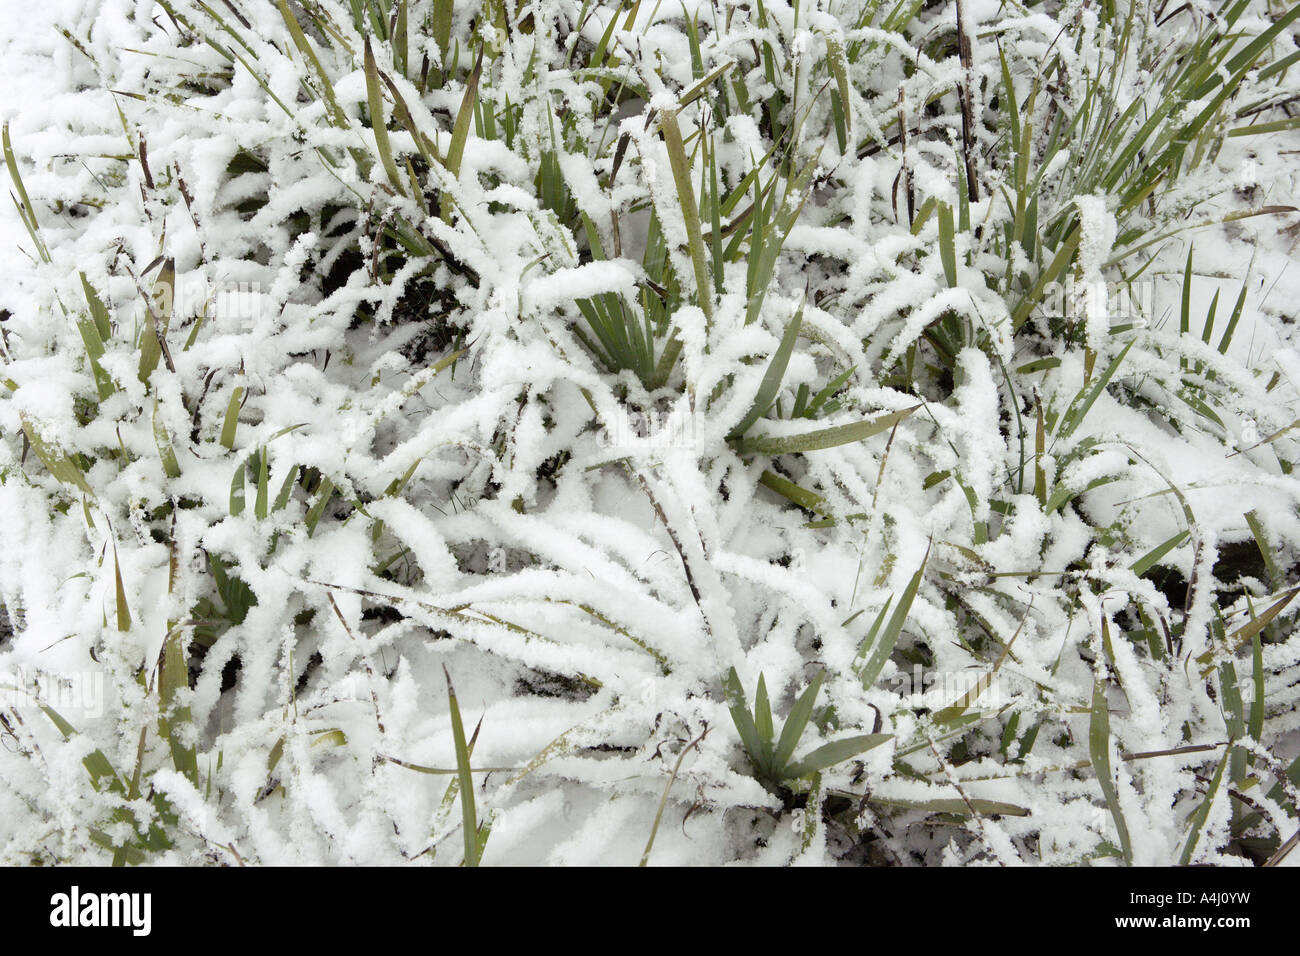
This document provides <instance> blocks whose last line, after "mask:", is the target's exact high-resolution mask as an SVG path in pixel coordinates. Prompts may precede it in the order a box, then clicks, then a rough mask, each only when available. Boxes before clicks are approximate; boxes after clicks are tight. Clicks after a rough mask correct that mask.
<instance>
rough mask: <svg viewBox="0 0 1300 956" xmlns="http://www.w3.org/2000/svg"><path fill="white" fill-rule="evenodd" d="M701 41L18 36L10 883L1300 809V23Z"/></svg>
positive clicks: (641, 28)
mask: <svg viewBox="0 0 1300 956" xmlns="http://www.w3.org/2000/svg"><path fill="white" fill-rule="evenodd" d="M669 6H670V5H668V4H663V5H652V4H637V5H636V6H635V9H634V11H633V12H632V13H631V14H629V13H628V12H627V11H626V10H623V9H622V6H621V5H616V4H609V3H599V2H595V3H582V2H576V0H533V2H521V3H513V2H499V0H492V2H488V0H484V2H482V3H479V2H474V3H461V2H459V0H458V2H456V3H454V4H453V3H446V2H444V0H428V2H423V0H410V2H409V3H407V2H397V0H354V2H344V0H322V2H319V3H315V2H312V3H305V4H304V3H299V2H297V0H294V2H286V0H275V2H271V0H231V3H228V4H226V3H221V4H212V5H211V6H207V5H205V4H202V3H199V2H197V0H175V2H169V3H158V2H155V0H49V2H46V3H44V4H41V5H38V6H36V7H33V8H31V9H30V10H29V9H26V8H24V9H23V11H22V15H21V17H18V16H12V17H11V18H10V20H9V21H8V22H7V23H6V24H4V25H3V26H0V121H3V123H4V124H5V128H6V131H7V132H6V135H7V143H12V154H10V153H9V152H7V153H6V160H7V162H8V163H9V164H11V165H12V169H13V170H14V172H15V173H16V174H17V178H16V179H13V180H12V182H11V185H12V190H11V191H12V192H13V195H14V202H13V203H9V204H6V205H5V206H3V207H0V249H3V258H2V259H0V263H3V265H2V266H0V317H3V318H4V321H3V323H2V326H0V327H2V328H3V331H4V350H3V359H4V367H3V370H0V376H2V379H0V384H3V385H4V386H5V387H4V388H3V389H0V543H2V545H3V546H2V547H0V609H2V610H0V614H2V616H0V718H2V719H3V726H0V739H2V741H3V744H4V746H3V748H0V846H2V847H3V851H2V852H0V859H2V860H4V861H5V862H10V863H14V862H36V861H40V862H52V861H64V862H66V861H77V862H104V863H107V862H110V861H113V862H119V863H121V862H129V863H186V864H203V863H209V864H231V863H236V862H245V863H263V864H276V863H311V864H319V863H359V864H376V863H380V864H391V863H402V862H406V861H411V862H415V863H429V862H434V863H438V864H446V863H451V864H456V863H461V862H464V861H468V862H476V861H477V860H478V859H479V858H480V857H481V859H482V862H483V863H484V864H543V863H547V864H566V865H567V864H626V865H634V864H636V863H637V862H639V861H642V860H643V859H645V860H648V861H649V862H650V863H652V864H655V865H661V864H662V865H668V864H678V865H686V864H721V863H728V864H729V863H744V864H760V865H780V864H787V863H800V864H805V865H822V864H830V863H835V862H840V863H852V864H873V865H876V864H879V865H917V864H952V865H996V864H1003V865H1012V864H1048V865H1065V864H1078V863H1098V864H1102V865H1113V864H1115V863H1123V862H1131V863H1134V864H1147V865H1167V864H1175V863H1179V862H1208V863H1216V864H1221V865H1232V866H1235V865H1252V864H1254V863H1260V862H1263V861H1265V860H1268V859H1270V858H1272V857H1274V855H1275V854H1276V853H1277V850H1278V847H1279V846H1280V845H1282V844H1283V843H1284V842H1285V841H1286V840H1287V839H1288V838H1289V837H1290V836H1291V835H1292V834H1293V833H1295V832H1296V829H1297V827H1300V821H1298V819H1297V809H1296V807H1297V788H1298V787H1300V764H1297V763H1296V761H1297V758H1298V757H1300V707H1298V706H1297V704H1298V702H1300V644H1298V643H1297V639H1296V637H1295V634H1294V630H1295V613H1296V610H1297V607H1296V606H1295V605H1292V604H1291V603H1290V601H1291V598H1292V597H1294V596H1295V594H1296V591H1295V588H1296V587H1297V585H1300V580H1298V578H1300V477H1297V475H1296V474H1295V473H1294V472H1293V465H1294V463H1295V462H1296V461H1297V458H1298V454H1297V453H1300V444H1298V443H1297V439H1298V438H1300V432H1292V431H1290V430H1289V429H1290V426H1291V425H1293V424H1294V423H1296V422H1297V421H1300V337H1297V335H1296V317H1297V303H1300V262H1297V257H1298V252H1300V213H1297V211H1296V210H1295V209H1294V208H1293V205H1295V195H1296V185H1297V182H1296V181H1297V176H1298V175H1300V128H1298V127H1297V123H1295V122H1292V121H1291V116H1292V113H1293V112H1294V104H1293V103H1292V102H1291V101H1292V100H1293V99H1296V98H1297V96H1300V81H1298V80H1297V75H1300V74H1298V73H1297V71H1300V65H1293V64H1290V63H1289V62H1288V59H1287V58H1288V57H1291V56H1294V55H1295V52H1296V48H1297V45H1298V43H1300V40H1298V38H1300V28H1298V27H1297V26H1296V23H1297V22H1300V21H1297V19H1296V15H1295V11H1294V10H1293V8H1291V7H1289V6H1287V5H1279V4H1276V3H1274V4H1271V5H1270V4H1269V3H1267V2H1264V0H1235V2H1234V0H1229V2H1227V3H1222V4H1220V3H1217V2H1208V3H1197V4H1192V5H1189V6H1188V7H1186V9H1185V10H1183V11H1181V12H1170V11H1165V10H1164V9H1163V7H1162V6H1158V8H1157V9H1152V7H1151V5H1148V4H1147V3H1145V2H1138V3H1136V4H1135V5H1134V6H1132V7H1129V6H1127V5H1126V4H1125V3H1124V2H1123V0H1120V2H1118V3H1111V4H1101V5H1100V8H1098V5H1096V4H1090V3H1086V2H1085V3H1065V4H1057V3H1053V2H1044V3H1037V4H1029V5H1026V6H1021V5H1019V4H1014V3H1006V4H1003V3H993V2H991V0H989V2H978V3H976V2H969V3H965V2H963V3H962V4H954V3H948V2H935V3H921V2H916V3H911V2H907V0H904V2H901V3H898V4H890V3H886V4H878V5H865V6H864V8H863V9H862V10H858V9H853V8H854V7H855V5H853V4H843V3H836V2H832V0H821V2H812V0H804V2H802V3H793V4H792V3H780V2H774V3H765V4H763V5H761V6H760V5H758V4H749V3H738V4H719V5H717V7H716V9H715V6H714V5H710V4H701V3H695V4H692V3H687V4H685V6H684V7H683V6H680V5H679V6H677V7H674V8H673V9H671V10H670V9H668V7H669ZM868 7H869V9H868ZM841 8H843V9H841ZM959 8H960V11H961V12H960V17H961V19H960V21H959V19H958V17H959V14H958V9H959ZM447 11H450V19H449V20H446V21H444V20H442V19H441V18H442V16H443V14H445V13H446V12H447ZM684 11H685V12H684ZM1212 14H1213V15H1212ZM688 16H689V18H691V19H689V20H688V19H687V18H688ZM959 22H960V23H961V26H960V27H958V23H959ZM1217 24H1229V25H1231V36H1229V37H1225V38H1220V39H1219V40H1216V41H1213V42H1211V40H1212V38H1213V36H1214V34H1215V31H1216V30H1219V29H1221V27H1220V26H1217ZM1222 29H1228V27H1222ZM444 30H445V33H444V32H443V31H444ZM1257 36H1262V37H1263V39H1262V40H1261V41H1260V42H1258V43H1255V44H1252V42H1251V40H1252V38H1253V37H1257ZM444 37H445V38H446V39H443V38H444ZM962 38H964V40H965V42H966V43H967V44H969V47H970V51H969V56H968V57H964V56H963V55H962V53H961V48H962V46H963V43H962ZM1224 50H1227V51H1229V52H1228V53H1226V54H1223V55H1222V57H1221V59H1220V60H1217V61H1216V62H1217V63H1218V66H1217V67H1215V66H1214V65H1211V66H1209V67H1207V69H1208V72H1207V73H1206V74H1204V75H1201V74H1198V73H1197V72H1196V70H1197V69H1198V68H1199V66H1200V64H1201V62H1202V60H1204V61H1205V62H1207V63H1208V62H1209V59H1208V58H1209V57H1211V56H1213V57H1220V54H1221V53H1223V51H1224ZM1206 51H1209V52H1208V53H1207V52H1206ZM1243 51H1244V52H1243ZM480 56H481V57H482V60H481V65H480V66H479V67H478V68H477V69H476V68H475V64H476V62H479V61H478V59H477V58H478V57H480ZM963 60H969V65H967V64H965V63H964V62H963ZM1270 64H1281V65H1280V66H1277V67H1271V66H1270ZM1220 91H1226V92H1227V93H1230V94H1231V95H1230V96H1227V97H1226V99H1219V96H1220ZM967 96H969V97H970V98H971V99H972V101H973V105H972V106H971V108H970V111H969V114H970V115H969V118H968V121H966V120H963V111H964V103H965V100H966V98H967ZM1174 101H1177V103H1178V105H1177V107H1176V108H1175V109H1172V110H1170V111H1167V112H1163V113H1162V112H1161V110H1162V109H1163V108H1164V106H1165V105H1166V104H1169V103H1172V102H1174ZM377 110H378V111H379V112H381V113H382V114H383V115H384V116H385V117H386V123H379V124H376V123H375V122H374V120H373V119H372V117H373V116H375V115H376V111H377ZM900 115H902V116H903V117H904V119H905V123H904V128H905V129H906V130H907V133H906V135H905V136H904V137H900V136H899V135H898V134H899V129H900V127H899V116H900ZM1133 117H1137V119H1136V121H1133ZM1147 117H1155V119H1153V120H1152V121H1151V125H1150V127H1147V126H1144V125H1143V124H1144V123H1145V122H1146V119H1147ZM1198 117H1200V118H1203V120H1204V121H1203V122H1202V121H1201V120H1200V119H1198ZM1256 123H1257V124H1271V125H1269V127H1268V129H1269V131H1267V132H1262V133H1258V134H1252V135H1244V134H1243V131H1244V130H1245V128H1246V127H1247V126H1248V125H1250V124H1256ZM1125 124H1128V125H1125ZM1189 124H1190V125H1189ZM968 126H973V128H969V129H968ZM1189 129H1190V130H1191V132H1190V133H1187V132H1186V131H1187V130H1189ZM1180 130H1181V131H1182V132H1181V133H1180ZM1112 131H1118V132H1112ZM1234 131H1235V132H1234ZM1229 133H1233V135H1228V134H1229ZM1184 134H1186V135H1187V136H1189V137H1190V141H1188V142H1186V143H1185V144H1184V146H1185V151H1184V152H1179V149H1180V147H1179V146H1178V144H1179V143H1180V142H1182V140H1180V138H1179V137H1180V136H1182V135H1184ZM967 137H969V140H970V142H969V143H966V142H965V140H966V138H967ZM1108 137H1113V138H1108ZM1129 143H1135V144H1138V145H1140V146H1141V148H1140V149H1137V150H1135V152H1134V153H1133V154H1132V155H1131V156H1129V158H1128V159H1127V160H1124V161H1121V160H1120V158H1119V157H1120V154H1121V153H1122V152H1123V151H1124V149H1125V147H1126V146H1127V144H1129ZM1022 144H1023V145H1022ZM11 155H12V159H11V158H10V156H11ZM1161 164H1165V165H1161ZM972 172H973V173H974V175H975V184H974V186H973V187H972V186H969V185H968V182H967V177H968V176H969V175H971V173H972ZM1157 173H1158V174H1159V175H1158V177H1156V178H1155V179H1153V180H1152V181H1151V182H1152V184H1151V185H1150V187H1149V188H1147V189H1143V188H1142V187H1143V182H1144V177H1145V176H1147V175H1148V174H1149V175H1151V176H1156V174H1157ZM4 175H5V176H6V177H9V176H10V174H9V173H8V172H6V173H5V174H4ZM756 196H757V197H758V198H757V201H756V202H755V197H756ZM755 210H757V211H755ZM32 217H34V219H35V223H33V222H31V219H32ZM756 222H762V223H763V224H764V225H763V226H762V228H760V227H758V226H756V225H755V223H756ZM768 250H770V254H769V253H768ZM1058 264H1059V265H1060V266H1061V268H1059V269H1058V268H1057V266H1058ZM1054 269H1056V270H1057V271H1053V270H1054ZM1103 290H1104V291H1103ZM1076 293H1077V294H1076ZM1211 314H1212V315H1213V316H1214V318H1213V321H1212V322H1210V321H1208V320H1207V316H1210V315H1211ZM1184 321H1185V324H1186V328H1185V329H1184V327H1183V326H1184ZM1297 603H1298V604H1300V602H1297ZM453 685H454V695H453V694H451V693H449V690H450V688H451V687H452V686H453ZM783 729H784V730H786V731H787V732H786V733H784V734H783ZM464 780H472V782H473V786H472V793H473V799H472V800H466V799H465V798H464V793H463V791H464V789H465V788H464V786H463V784H462V781H464ZM471 821H472V822H471ZM476 827H477V833H478V836H477V837H475V835H474V834H475V828H476ZM1278 859H1279V860H1281V861H1282V862H1283V863H1284V864H1285V865H1297V864H1300V852H1297V853H1291V854H1290V855H1289V856H1286V857H1280V856H1279V857H1278Z"/></svg>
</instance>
